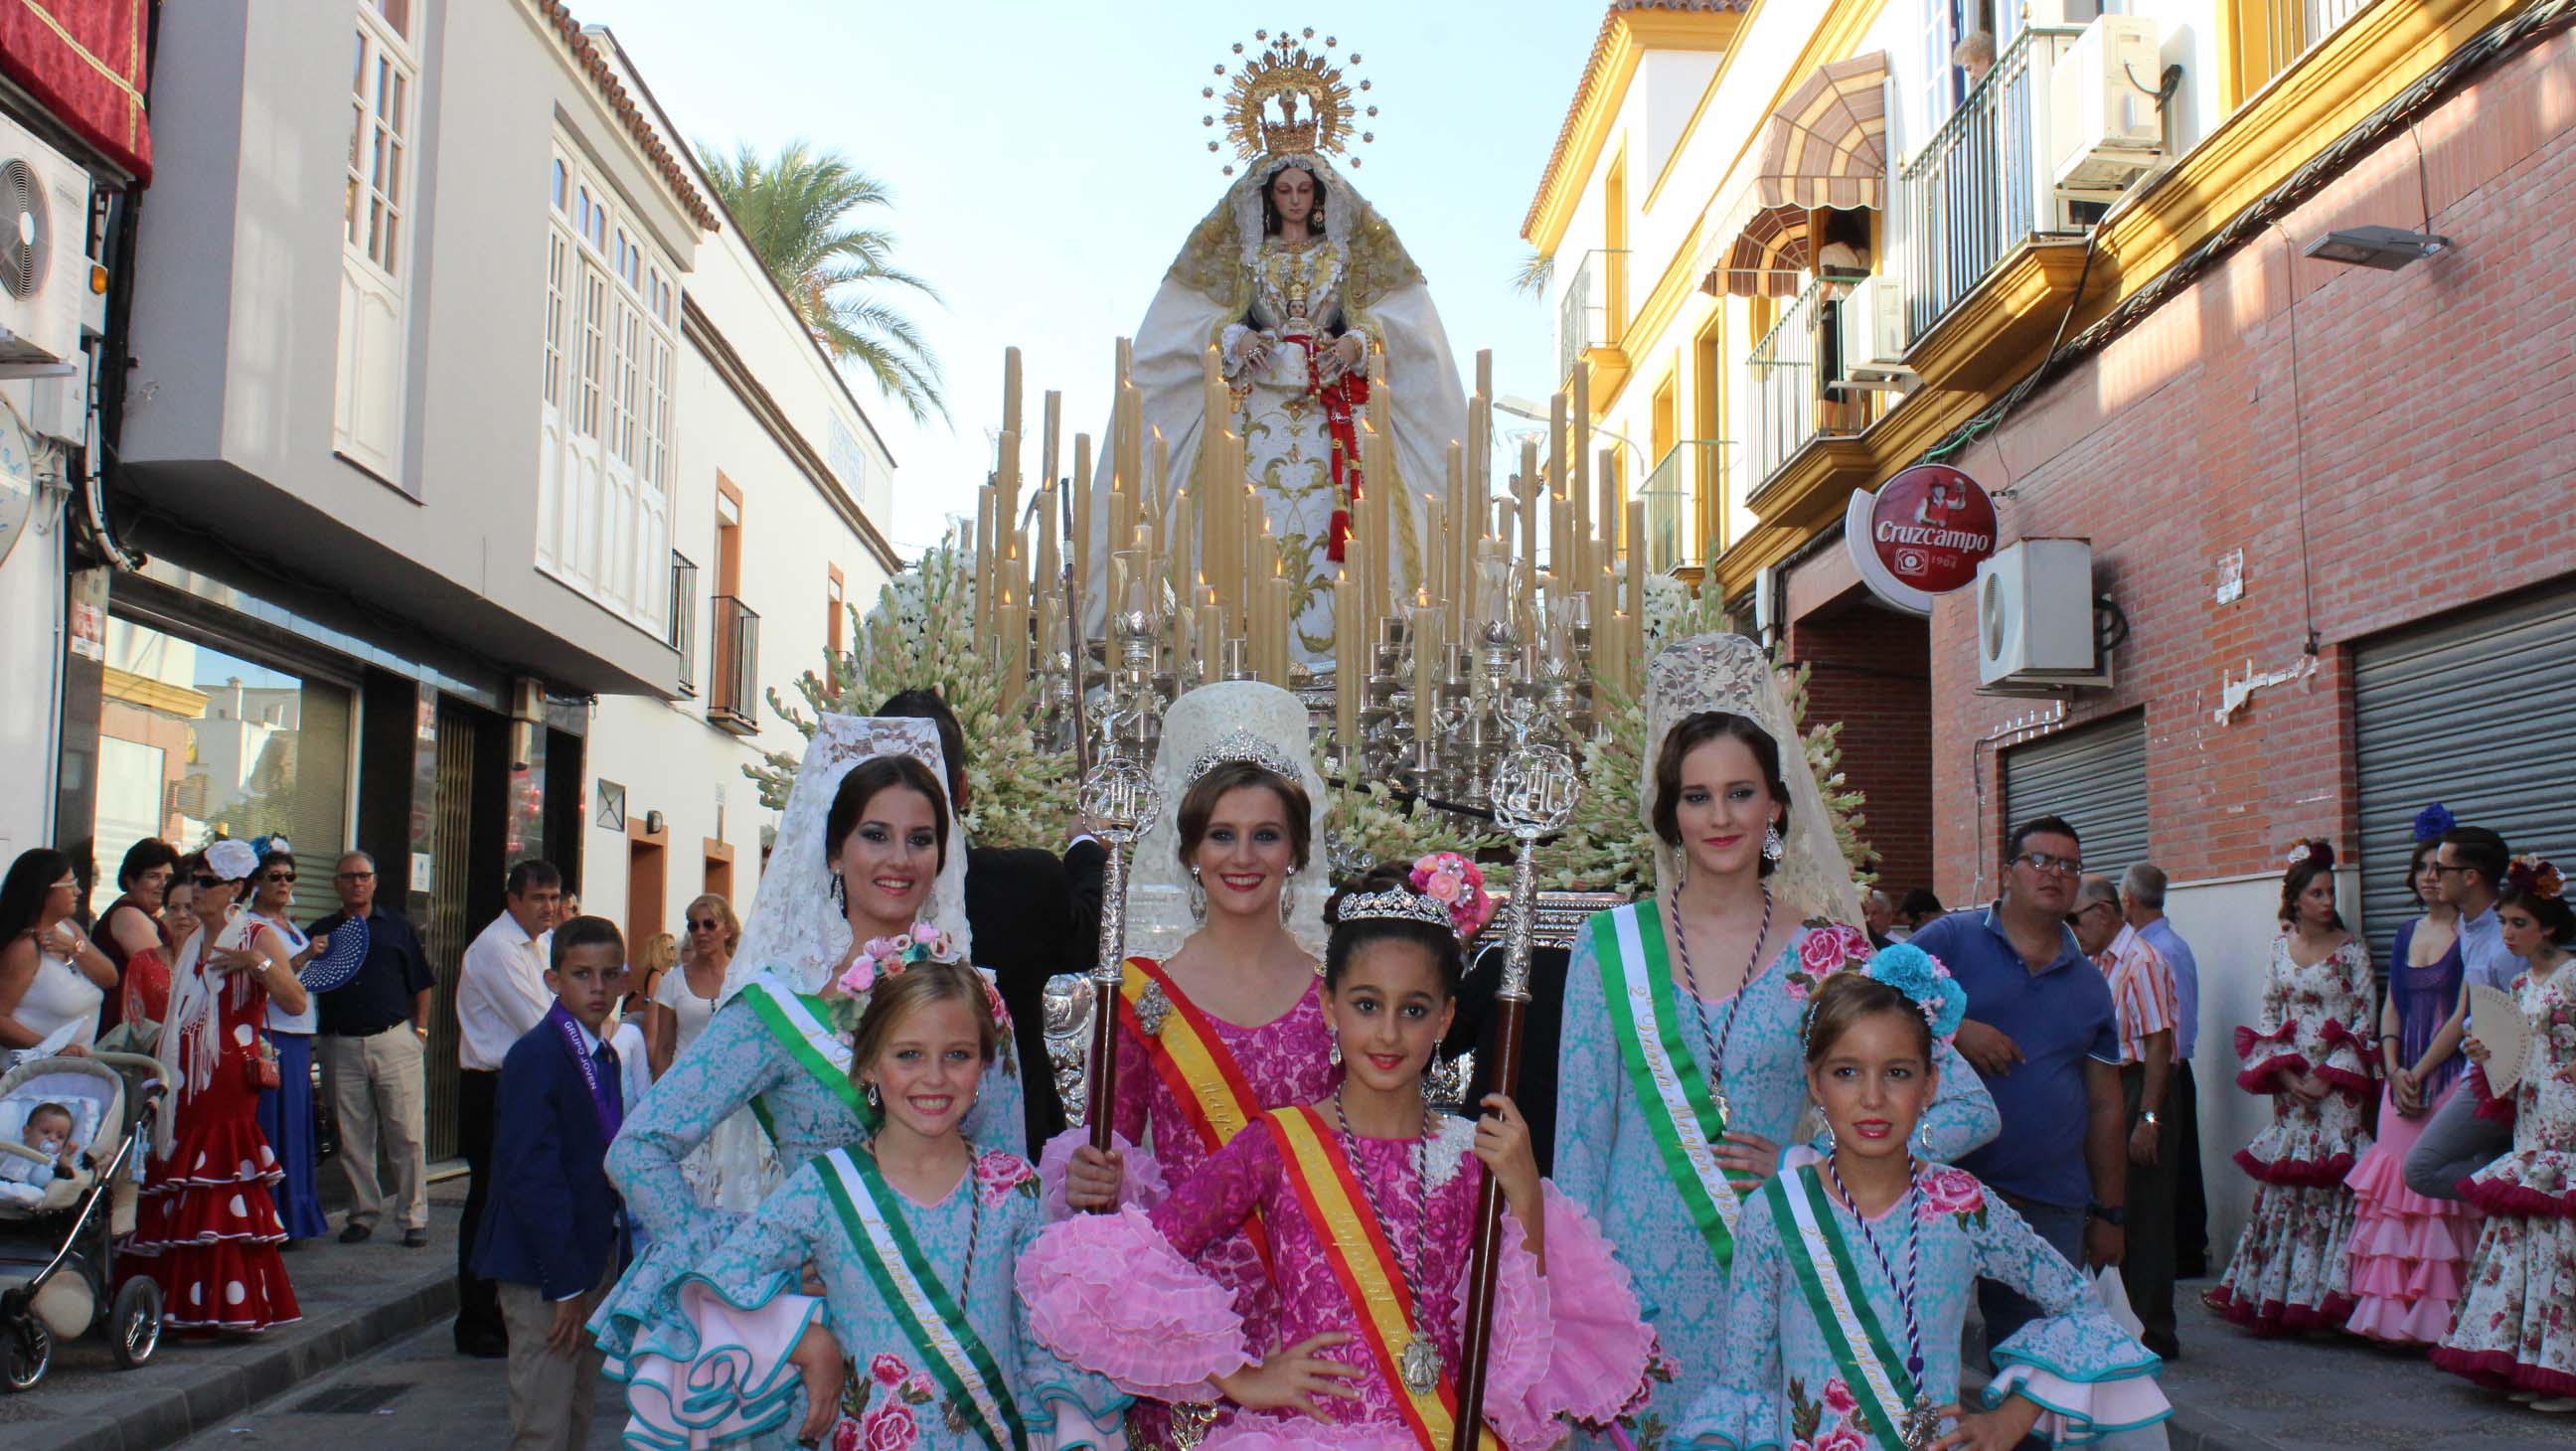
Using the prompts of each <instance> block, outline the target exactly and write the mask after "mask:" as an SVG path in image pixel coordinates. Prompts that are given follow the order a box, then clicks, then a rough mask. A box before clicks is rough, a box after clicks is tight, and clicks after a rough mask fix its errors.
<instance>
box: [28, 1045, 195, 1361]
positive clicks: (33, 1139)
mask: <svg viewBox="0 0 2576 1451" xmlns="http://www.w3.org/2000/svg"><path fill="white" fill-rule="evenodd" d="M159 1069H160V1065H159V1064H158V1063H155V1062H154V1061H153V1060H151V1059H149V1058H143V1057H139V1056H135V1055H131V1054H123V1053H113V1052H92V1053H89V1054H86V1055H72V1054H63V1055H60V1056H55V1057H44V1058H22V1059H20V1060H19V1061H18V1062H17V1064H15V1065H14V1066H13V1067H11V1068H10V1070H9V1071H8V1072H7V1073H6V1074H0V1393H6V1392H11V1391H25V1390H31V1389H33V1388H34V1387H35V1385H36V1383H37V1382H38V1381H40V1380H42V1379H43V1378H44V1374H45V1371H46V1370H47V1369H48V1368H49V1366H50V1364H51V1362H52V1359H53V1346H54V1342H55V1341H57V1340H61V1339H70V1338H73V1337H77V1336H82V1335H86V1334H89V1333H91V1332H92V1331H96V1330H104V1331H105V1332H106V1333H107V1335H108V1337H109V1341H110V1348H111V1349H112V1350H113V1351H114V1352H115V1356H116V1360H117V1363H118V1364H119V1365H123V1366H127V1367H132V1366H137V1365H141V1364H142V1363H143V1362H144V1361H146V1360H149V1359H150V1358H151V1356H152V1352H153V1351H154V1349H156V1348H157V1347H158V1345H159V1342H160V1338H161V1303H160V1289H159V1287H158V1286H157V1285H155V1284H153V1283H152V1281H151V1279H150V1278H149V1277H148V1276H138V1275H128V1274H121V1273H119V1266H118V1264H117V1251H116V1240H117V1238H118V1237H119V1236H120V1235H124V1234H129V1233H131V1232H132V1230H133V1228H134V1214H135V1198H136V1193H137V1191H138V1188H139V1185H138V1184H137V1182H136V1177H137V1176H136V1171H137V1169H138V1168H139V1166H140V1164H141V1147H140V1146H141V1144H142V1143H144V1142H146V1140H144V1139H143V1138H142V1137H141V1136H142V1135H145V1134H148V1132H149V1131H150V1125H151V1120H152V1118H153V1117H154V1115H155V1114H156V1113H157V1112H158V1111H159V1108H160V1100H161V1096H162V1090H161V1085H160V1081H159Z"/></svg>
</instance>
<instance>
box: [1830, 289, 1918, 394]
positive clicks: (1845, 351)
mask: <svg viewBox="0 0 2576 1451" xmlns="http://www.w3.org/2000/svg"><path fill="white" fill-rule="evenodd" d="M1835 315H1836V319H1837V325H1838V328H1839V331H1840V333H1841V341H1842V358H1843V371H1844V373H1846V374H1847V375H1848V378H1847V379H1846V381H1845V382H1844V383H1842V384H1839V385H1837V386H1846V387H1853V388H1865V389H1879V390H1897V389H1902V388H1905V387H1909V386H1911V385H1912V384H1913V383H1914V381H1915V374H1914V372H1913V370H1912V369H1910V368H1908V367H1906V366H1905V289H1904V288H1902V287H1900V286H1898V285H1897V281H1896V279H1895V278H1894V277H1892V276H1890V275H1889V274H1887V273H1884V272H1873V273H1871V274H1870V275H1869V276H1867V277H1864V278H1862V279H1861V280H1860V281H1858V282H1856V283H1854V284H1852V289H1851V291H1850V293H1849V294H1847V295H1846V296H1845V297H1844V298H1843V300H1842V302H1841V304H1840V306H1839V307H1838V308H1837V309H1836V314H1835Z"/></svg>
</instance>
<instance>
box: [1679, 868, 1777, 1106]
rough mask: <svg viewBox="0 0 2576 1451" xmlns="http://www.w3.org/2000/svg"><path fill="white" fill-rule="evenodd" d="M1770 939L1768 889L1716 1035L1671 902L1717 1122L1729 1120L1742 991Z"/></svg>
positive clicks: (1749, 983)
mask: <svg viewBox="0 0 2576 1451" xmlns="http://www.w3.org/2000/svg"><path fill="white" fill-rule="evenodd" d="M1770 938H1771V889H1770V888H1769V887H1764V888H1763V889H1762V930H1761V931H1759V932H1756V933H1754V934H1753V960H1752V961H1750V962H1748V963H1746V964H1745V965H1744V981H1743V983H1742V984H1741V985H1739V986H1738V987H1737V988H1736V989H1735V995H1734V996H1733V997H1731V998H1729V999H1727V1002H1726V1027H1725V1029H1724V1031H1722V1032H1719V1033H1711V1032H1710V1031H1709V1028H1708V999H1707V998H1706V997H1704V996H1702V995H1701V993H1700V990H1699V972H1698V971H1697V970H1696V969H1695V968H1693V967H1692V966H1691V952H1690V931H1689V929H1688V928H1686V927H1685V926H1683V925H1682V904H1681V899H1680V898H1679V897H1676V898H1674V899H1673V946H1674V947H1676V948H1678V949H1680V951H1681V955H1682V978H1683V980H1684V981H1686V982H1688V983H1689V984H1690V993H1691V1011H1692V1012H1693V1013H1695V1014H1697V1015H1698V1017H1699V1041H1700V1046H1701V1047H1703V1048H1706V1049H1707V1050H1708V1096H1709V1100H1710V1102H1711V1103H1712V1104H1713V1105H1715V1107H1716V1109H1717V1118H1718V1122H1720V1123H1724V1122H1726V1120H1727V1119H1728V1118H1729V1117H1730V1115H1729V1114H1728V1112H1727V1102H1726V1045H1727V1044H1729V1043H1732V1042H1734V1041H1735V1019H1736V1017H1737V1015H1739V1014H1740V1013H1742V1012H1743V1011H1744V992H1745V989H1746V988H1750V987H1751V986H1753V975H1754V974H1755V973H1757V972H1759V971H1761V970H1762V944H1763V943H1765V942H1767V941H1769V940H1770Z"/></svg>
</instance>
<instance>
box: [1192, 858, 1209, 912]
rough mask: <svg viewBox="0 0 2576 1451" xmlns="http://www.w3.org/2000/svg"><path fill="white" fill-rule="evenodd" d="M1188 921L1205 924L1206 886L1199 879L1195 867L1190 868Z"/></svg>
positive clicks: (1197, 870)
mask: <svg viewBox="0 0 2576 1451" xmlns="http://www.w3.org/2000/svg"><path fill="white" fill-rule="evenodd" d="M1190 921H1191V922H1192V923H1194V924H1196V925H1198V926H1201V927H1205V926H1206V925H1207V886H1206V884H1204V883H1202V882H1201V881H1200V880H1199V869H1198V868H1197V867H1192V868H1190Z"/></svg>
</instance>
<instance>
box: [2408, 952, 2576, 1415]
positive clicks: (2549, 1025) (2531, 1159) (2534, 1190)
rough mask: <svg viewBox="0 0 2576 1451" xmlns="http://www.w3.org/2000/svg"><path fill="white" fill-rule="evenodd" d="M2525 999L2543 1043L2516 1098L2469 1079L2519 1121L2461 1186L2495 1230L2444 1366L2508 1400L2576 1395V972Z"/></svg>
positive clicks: (2525, 981)
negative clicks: (2505, 1148)
mask: <svg viewBox="0 0 2576 1451" xmlns="http://www.w3.org/2000/svg"><path fill="white" fill-rule="evenodd" d="M2514 994H2515V996H2517V997H2519V998H2520V999H2521V1000H2522V1011H2523V1014H2524V1016H2526V1017H2528V1018H2529V1019H2531V1028H2532V1043H2531V1058H2530V1060H2529V1061H2528V1062H2527V1063H2525V1064H2524V1065H2523V1069H2522V1077H2521V1078H2520V1079H2519V1080H2517V1081H2516V1082H2515V1084H2514V1086H2513V1089H2512V1092H2511V1095H2510V1096H2509V1097H2508V1098H2505V1099H2498V1098H2496V1097H2494V1096H2493V1095H2492V1094H2489V1093H2488V1092H2487V1082H2486V1074H2485V1073H2484V1071H2483V1070H2478V1069H2472V1070H2471V1071H2470V1072H2469V1074H2468V1075H2467V1077H2465V1078H2464V1079H2462V1080H2461V1083H2462V1087H2461V1089H2460V1091H2461V1092H2463V1093H2476V1094H2478V1095H2479V1098H2480V1105H2479V1112H2480V1113H2482V1114H2484V1115H2486V1116H2488V1117H2491V1118H2510V1119H2512V1121H2513V1149H2512V1151H2511V1152H2510V1153H2507V1154H2505V1155H2504V1156H2503V1157H2501V1158H2499V1159H2497V1160H2496V1161H2495V1162H2494V1163H2492V1164H2489V1165H2487V1166H2486V1167H2485V1168H2483V1169H2480V1170H2479V1171H2477V1172H2476V1173H2475V1174H2472V1175H2470V1176H2469V1177H2468V1178H2466V1179H2463V1180H2461V1181H2460V1192H2461V1194H2463V1195H2464V1196H2466V1197H2467V1198H2468V1200H2469V1202H2470V1203H2472V1204H2475V1205H2476V1206H2477V1207H2478V1208H2480V1209H2483V1210H2485V1211H2486V1213H2487V1221H2486V1228H2485V1229H2484V1230H2483V1231H2481V1232H2480V1234H2479V1235H2478V1247H2477V1252H2476V1253H2475V1254H2474V1255H2473V1256H2471V1258H2470V1260H2469V1275H2468V1293H2467V1294H2466V1295H2465V1296H2464V1297H2463V1298H2462V1299H2461V1301H2460V1310H2459V1314H2458V1316H2457V1317H2456V1318H2455V1319H2454V1321H2453V1322H2452V1325H2451V1330H2450V1333H2449V1334H2447V1335H2445V1336H2443V1337H2442V1343H2441V1344H2439V1345H2437V1346H2435V1347H2433V1363H2434V1364H2435V1365H2438V1366H2440V1367H2442V1368H2443V1369H2444V1370H2448V1371H2453V1372H2456V1373H2458V1374H2460V1375H2464V1376H2467V1377H2468V1378H2469V1379H2471V1380H2474V1381H2476V1382H2478V1383H2479V1384H2481V1385H2485V1386H2491V1387H2494V1388H2496V1389H2498V1390H2514V1391H2528V1392H2531V1393H2533V1394H2535V1395H2540V1396H2547V1397H2564V1396H2576V973H2571V972H2569V971H2568V964H2566V963H2563V962H2562V963H2561V964H2560V965H2559V966H2558V967H2557V968H2556V969H2555V970H2553V971H2552V972H2550V973H2549V975H2548V976H2546V977H2541V976H2539V975H2537V974H2534V973H2525V974H2523V976H2522V977H2521V978H2519V979H2517V980H2516V981H2515V983H2514ZM2550 1409H2557V1408H2556V1407H2551V1408H2550Z"/></svg>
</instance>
